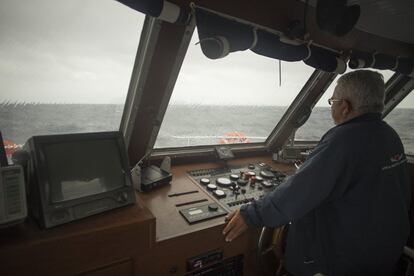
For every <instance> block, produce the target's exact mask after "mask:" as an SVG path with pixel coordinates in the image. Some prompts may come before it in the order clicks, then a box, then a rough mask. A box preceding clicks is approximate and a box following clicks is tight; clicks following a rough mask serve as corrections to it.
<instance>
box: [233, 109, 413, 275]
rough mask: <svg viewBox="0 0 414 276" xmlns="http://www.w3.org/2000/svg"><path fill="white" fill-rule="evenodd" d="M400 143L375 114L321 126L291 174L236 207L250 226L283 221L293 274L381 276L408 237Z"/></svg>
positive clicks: (405, 176)
mask: <svg viewBox="0 0 414 276" xmlns="http://www.w3.org/2000/svg"><path fill="white" fill-rule="evenodd" d="M406 162H407V160H406V157H405V154H404V148H403V145H402V143H401V140H400V138H399V137H398V135H397V133H396V132H395V131H394V130H393V129H392V128H391V127H390V126H389V125H387V124H386V123H385V122H384V121H382V120H381V115H380V114H364V115H362V116H359V117H357V118H354V119H352V120H350V121H348V122H345V123H343V124H340V125H337V126H335V127H334V128H332V129H331V130H329V131H328V132H327V133H326V134H325V135H324V136H323V137H322V139H321V141H320V142H319V144H318V145H317V147H316V148H315V149H314V151H313V152H312V154H311V155H310V156H309V158H308V159H307V160H306V161H305V162H304V163H303V165H302V166H301V167H300V169H298V170H297V172H296V174H295V175H293V176H291V177H290V178H289V179H288V180H287V181H286V182H285V183H283V184H282V185H280V186H279V187H278V188H277V189H275V190H274V191H273V192H272V193H270V194H269V195H268V196H266V197H264V198H263V199H261V200H258V201H256V202H254V203H252V204H248V205H244V206H242V208H241V215H242V216H243V218H244V220H245V222H246V223H247V224H248V225H251V226H268V227H277V226H280V225H284V224H287V223H290V226H289V232H288V238H287V246H286V252H285V263H286V268H287V269H288V271H290V272H291V273H294V274H295V275H314V274H315V273H317V272H321V273H323V274H324V275H389V273H390V270H391V269H392V267H393V265H394V264H395V263H396V262H397V260H398V258H399V257H400V255H401V252H402V249H403V246H404V245H405V243H406V241H407V238H408V234H409V218H408V205H409V182H408V172H407V165H406Z"/></svg>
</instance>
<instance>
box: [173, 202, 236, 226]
mask: <svg viewBox="0 0 414 276" xmlns="http://www.w3.org/2000/svg"><path fill="white" fill-rule="evenodd" d="M180 214H181V215H182V216H183V217H184V218H185V220H186V221H187V222H188V223H189V224H193V223H196V222H200V221H204V220H208V219H212V218H216V217H221V216H224V215H227V214H228V213H227V211H226V210H224V209H223V208H221V207H220V206H219V205H217V204H216V203H210V204H205V205H200V206H196V207H191V208H185V209H181V210H180Z"/></svg>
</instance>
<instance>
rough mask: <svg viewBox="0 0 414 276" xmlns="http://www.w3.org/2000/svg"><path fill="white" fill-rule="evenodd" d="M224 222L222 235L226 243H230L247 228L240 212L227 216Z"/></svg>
mask: <svg viewBox="0 0 414 276" xmlns="http://www.w3.org/2000/svg"><path fill="white" fill-rule="evenodd" d="M225 221H226V226H225V227H224V230H223V235H224V236H225V238H226V241H227V242H231V241H232V240H234V239H235V238H237V237H238V236H240V235H241V234H242V233H243V232H245V231H246V230H247V229H248V228H249V226H247V224H246V223H245V222H244V220H243V217H242V216H241V215H240V210H236V211H233V212H232V213H230V214H228V215H227V216H226V218H225Z"/></svg>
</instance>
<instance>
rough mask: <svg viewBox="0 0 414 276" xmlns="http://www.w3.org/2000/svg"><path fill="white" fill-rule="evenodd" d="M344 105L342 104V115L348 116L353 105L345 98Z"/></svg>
mask: <svg viewBox="0 0 414 276" xmlns="http://www.w3.org/2000/svg"><path fill="white" fill-rule="evenodd" d="M342 105H343V106H342V115H344V116H345V117H346V116H348V115H349V114H350V113H351V112H352V105H351V103H350V102H349V101H347V100H343V101H342Z"/></svg>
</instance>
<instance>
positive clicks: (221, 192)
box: [213, 190, 226, 198]
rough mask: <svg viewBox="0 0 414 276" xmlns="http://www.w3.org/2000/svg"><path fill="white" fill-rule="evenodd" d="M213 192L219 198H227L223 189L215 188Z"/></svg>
mask: <svg viewBox="0 0 414 276" xmlns="http://www.w3.org/2000/svg"><path fill="white" fill-rule="evenodd" d="M213 194H214V196H215V197H217V198H225V197H226V193H225V192H224V191H223V190H214V191H213Z"/></svg>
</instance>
